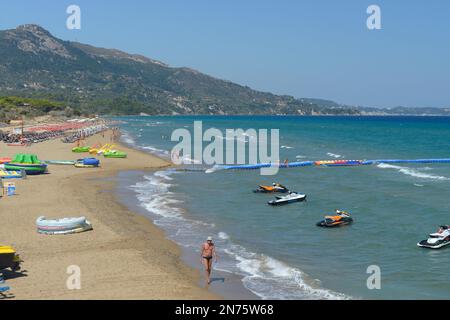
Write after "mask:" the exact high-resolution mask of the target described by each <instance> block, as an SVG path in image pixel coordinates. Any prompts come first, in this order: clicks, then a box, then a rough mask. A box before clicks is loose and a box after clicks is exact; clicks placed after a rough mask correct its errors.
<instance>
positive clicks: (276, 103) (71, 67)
mask: <svg viewBox="0 0 450 320" xmlns="http://www.w3.org/2000/svg"><path fill="white" fill-rule="evenodd" d="M0 95H3V96H14V95H16V96H23V97H33V98H36V97H37V98H39V97H43V98H47V99H50V100H55V101H60V102H63V103H64V104H65V105H68V106H71V107H72V108H77V109H78V110H80V111H81V112H90V113H93V112H95V113H100V114H139V113H146V114H150V115H154V114H167V115H172V114H219V115H226V114H293V115H324V114H330V115H341V114H348V115H361V114H435V115H442V114H448V115H450V109H437V108H436V109H435V108H405V107H399V108H392V109H386V108H385V109H376V108H362V107H352V106H345V105H340V104H337V103H335V102H333V101H327V100H321V99H306V98H305V99H296V98H294V97H291V96H286V95H283V96H281V95H274V94H271V93H267V92H260V91H256V90H253V89H251V88H249V87H247V86H242V85H238V84H235V83H233V82H230V81H225V80H220V79H217V78H214V77H211V76H208V75H206V74H203V73H201V72H198V71H196V70H192V69H189V68H172V67H170V66H168V65H166V64H164V63H162V62H159V61H156V60H152V59H150V58H147V57H144V56H141V55H134V54H128V53H125V52H122V51H119V50H115V49H104V48H97V47H94V46H91V45H87V44H81V43H77V42H69V41H63V40H60V39H57V38H55V37H54V36H52V35H51V34H50V33H49V32H48V31H47V30H45V29H43V28H42V27H40V26H37V25H22V26H19V27H17V28H16V29H12V30H4V31H0Z"/></svg>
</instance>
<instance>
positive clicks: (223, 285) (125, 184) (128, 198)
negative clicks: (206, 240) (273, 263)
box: [116, 169, 261, 300]
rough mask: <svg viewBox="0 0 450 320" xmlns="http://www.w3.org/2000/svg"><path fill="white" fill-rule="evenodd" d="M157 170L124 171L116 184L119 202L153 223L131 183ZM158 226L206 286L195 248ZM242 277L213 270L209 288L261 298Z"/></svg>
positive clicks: (232, 296)
mask: <svg viewBox="0 0 450 320" xmlns="http://www.w3.org/2000/svg"><path fill="white" fill-rule="evenodd" d="M162 170H164V169H162ZM157 171H160V170H152V171H141V170H136V171H127V172H124V171H122V172H120V173H118V175H117V177H116V181H118V182H117V184H116V194H117V198H118V200H119V202H120V203H122V204H123V205H125V206H126V207H127V208H129V210H131V211H132V212H135V213H137V214H139V215H142V216H144V217H145V218H146V219H149V220H150V221H152V223H154V222H153V221H154V217H153V216H154V214H153V213H151V212H149V211H148V210H147V209H145V208H143V207H142V206H141V204H140V202H139V200H138V199H137V196H136V193H135V191H133V190H131V189H130V188H129V187H130V185H134V184H136V183H140V182H142V180H143V179H142V177H143V175H145V174H146V173H148V174H154V173H155V172H157ZM156 227H157V228H159V229H160V230H162V231H163V232H164V233H165V235H166V239H169V240H170V241H173V242H174V243H175V244H176V245H177V246H178V247H179V248H180V250H181V259H182V261H183V262H184V263H185V264H186V265H188V266H190V267H192V268H194V269H196V270H198V271H199V272H200V274H201V277H200V279H199V281H198V285H199V286H200V287H204V286H205V283H204V279H203V269H202V267H201V266H200V264H199V261H198V253H197V252H196V251H195V250H193V248H190V247H189V248H188V247H185V246H183V245H181V244H180V243H178V242H177V240H176V239H173V238H172V236H173V235H171V234H169V233H168V232H167V231H166V230H164V228H162V227H159V226H156ZM199 245H200V244H199ZM242 278H243V277H242V276H240V275H237V274H234V273H230V272H224V271H219V270H213V273H212V280H213V281H212V283H211V284H210V285H209V288H208V290H209V291H211V292H213V293H215V294H217V295H219V296H220V297H222V298H223V299H233V300H234V299H239V300H261V297H259V296H257V295H256V294H254V293H253V292H251V291H250V290H249V289H247V288H246V287H245V286H244V284H243V282H242Z"/></svg>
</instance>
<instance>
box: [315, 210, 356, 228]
mask: <svg viewBox="0 0 450 320" xmlns="http://www.w3.org/2000/svg"><path fill="white" fill-rule="evenodd" d="M352 222H353V219H352V217H351V216H350V214H349V213H348V212H345V211H340V210H336V214H335V215H334V216H325V219H323V220H322V221H319V222H317V223H316V225H317V226H318V227H325V228H333V227H339V226H345V225H348V224H351V223H352Z"/></svg>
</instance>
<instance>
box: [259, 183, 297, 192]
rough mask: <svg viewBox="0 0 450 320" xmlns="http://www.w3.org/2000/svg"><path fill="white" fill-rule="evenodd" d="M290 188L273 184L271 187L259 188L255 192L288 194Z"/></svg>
mask: <svg viewBox="0 0 450 320" xmlns="http://www.w3.org/2000/svg"><path fill="white" fill-rule="evenodd" d="M288 191H289V190H288V188H286V187H285V186H282V185H281V184H279V183H273V184H272V185H271V186H258V189H256V190H253V192H261V193H275V192H279V193H286V192H288Z"/></svg>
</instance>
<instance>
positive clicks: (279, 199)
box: [268, 192, 306, 206]
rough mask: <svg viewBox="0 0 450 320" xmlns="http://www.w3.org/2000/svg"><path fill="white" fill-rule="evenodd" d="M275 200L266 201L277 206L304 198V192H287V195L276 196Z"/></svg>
mask: <svg viewBox="0 0 450 320" xmlns="http://www.w3.org/2000/svg"><path fill="white" fill-rule="evenodd" d="M275 198H276V199H275V200H271V201H269V202H268V204H269V205H271V206H279V205H283V204H288V203H293V202H299V201H304V200H306V194H301V193H297V192H289V194H288V195H285V196H276V197H275Z"/></svg>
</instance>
